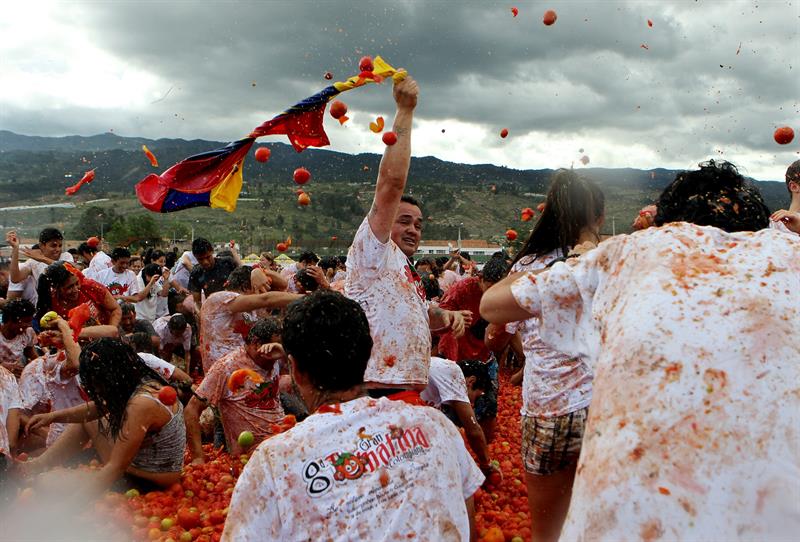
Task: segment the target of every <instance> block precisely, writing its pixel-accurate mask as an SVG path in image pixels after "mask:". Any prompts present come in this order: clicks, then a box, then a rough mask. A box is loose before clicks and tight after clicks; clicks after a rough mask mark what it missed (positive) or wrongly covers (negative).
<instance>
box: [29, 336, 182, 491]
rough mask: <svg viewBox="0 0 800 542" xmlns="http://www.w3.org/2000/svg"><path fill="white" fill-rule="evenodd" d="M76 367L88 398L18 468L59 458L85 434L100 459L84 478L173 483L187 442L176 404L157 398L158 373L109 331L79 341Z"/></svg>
mask: <svg viewBox="0 0 800 542" xmlns="http://www.w3.org/2000/svg"><path fill="white" fill-rule="evenodd" d="M79 374H80V381H81V386H82V388H83V389H84V390H85V391H86V394H87V395H88V398H89V399H90V400H91V402H89V403H86V406H85V408H78V409H75V408H73V409H70V410H69V412H70V413H71V419H69V420H66V421H67V422H69V423H68V426H67V428H66V429H65V431H64V432H63V433H62V434H61V436H60V437H59V438H58V439H57V440H56V441H55V442H54V443H53V444H52V445H51V446H50V447H49V448H48V449H47V451H46V452H45V453H44V454H42V455H41V456H39V457H37V458H36V459H33V460H31V461H29V462H27V463H24V464H22V465H21V467H20V468H21V470H22V471H23V472H24V473H27V474H33V473H37V472H41V471H44V470H47V469H49V468H52V467H54V466H57V465H62V464H64V463H65V462H66V461H68V460H69V459H70V458H71V457H72V456H74V455H75V454H77V453H79V452H80V451H81V450H83V448H84V447H85V445H86V444H87V443H88V442H89V441H91V443H92V446H93V447H94V450H95V451H96V453H97V455H98V456H99V457H100V460H101V461H102V463H103V467H102V468H101V469H100V470H98V471H97V472H94V473H91V476H90V478H89V479H88V480H86V483H87V484H89V485H90V487H91V488H92V489H93V490H95V491H98V492H99V491H103V490H106V489H108V488H110V487H112V485H114V484H115V483H116V484H117V485H116V486H115V487H119V486H126V487H127V486H133V487H138V488H142V489H149V488H155V487H164V488H166V487H169V486H171V485H172V484H174V483H176V482H179V481H180V477H181V470H182V468H183V452H184V449H185V448H186V433H185V427H184V424H183V407H182V405H181V403H180V401H177V400H174V401H165V402H162V401H161V400H160V399H159V397H161V395H160V392H161V390H162V388H164V383H163V380H162V379H161V378H159V377H157V376H156V375H155V373H154V372H153V370H152V369H150V368H149V367H148V366H147V365H146V364H145V363H144V362H143V361H142V360H141V358H139V356H137V355H136V352H134V351H133V349H132V348H131V347H130V346H129V345H127V344H125V343H123V342H121V341H119V340H117V339H110V338H103V339H98V340H95V341H92V342H91V343H89V344H88V345H87V346H85V347H84V348H83V350H82V351H81V352H80V369H79ZM165 396H166V395H165ZM173 399H174V396H173ZM167 402H169V403H171V404H166V403H167Z"/></svg>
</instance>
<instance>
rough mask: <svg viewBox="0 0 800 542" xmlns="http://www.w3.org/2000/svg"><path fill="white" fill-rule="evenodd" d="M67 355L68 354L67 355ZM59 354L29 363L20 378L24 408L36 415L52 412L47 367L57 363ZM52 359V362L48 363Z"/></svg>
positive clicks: (47, 355) (42, 357)
mask: <svg viewBox="0 0 800 542" xmlns="http://www.w3.org/2000/svg"><path fill="white" fill-rule="evenodd" d="M65 355H66V354H65ZM57 356H58V353H53V354H51V353H47V354H45V355H44V356H40V357H38V358H36V359H34V360H33V361H31V362H30V363H28V364H27V365H26V366H25V368H24V369H23V370H22V375H20V377H19V392H20V394H21V395H22V406H23V408H24V409H25V410H27V411H29V412H32V413H34V414H40V413H42V412H50V404H51V402H52V398H51V397H50V392H49V391H48V389H47V375H46V374H45V367H46V366H47V365H48V363H53V362H55V360H56V358H57ZM49 359H52V360H53V361H52V362H48V360H49Z"/></svg>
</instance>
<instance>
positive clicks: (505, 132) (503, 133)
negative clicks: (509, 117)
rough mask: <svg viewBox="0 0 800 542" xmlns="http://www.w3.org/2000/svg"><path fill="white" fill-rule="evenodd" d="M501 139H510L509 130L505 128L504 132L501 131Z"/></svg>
mask: <svg viewBox="0 0 800 542" xmlns="http://www.w3.org/2000/svg"><path fill="white" fill-rule="evenodd" d="M500 137H502V138H503V139H505V138H507V137H508V128H503V129H502V130H500Z"/></svg>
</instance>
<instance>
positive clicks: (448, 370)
mask: <svg viewBox="0 0 800 542" xmlns="http://www.w3.org/2000/svg"><path fill="white" fill-rule="evenodd" d="M419 396H420V399H422V400H423V401H425V402H426V403H428V404H429V405H430V406H432V407H434V408H439V407H440V406H442V405H443V404H445V405H446V404H448V403H469V395H467V380H466V379H465V378H464V373H463V372H462V371H461V367H459V366H458V364H457V363H456V362H455V361H450V360H449V359H443V358H438V357H436V356H434V357H432V358H431V365H430V371H429V372H428V386H427V387H426V388H425V389H424V390H422V391H421V392H420V394H419Z"/></svg>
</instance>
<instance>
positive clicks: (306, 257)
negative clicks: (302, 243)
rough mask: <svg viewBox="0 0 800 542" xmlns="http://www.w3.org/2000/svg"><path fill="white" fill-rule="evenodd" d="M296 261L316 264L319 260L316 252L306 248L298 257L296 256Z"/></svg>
mask: <svg viewBox="0 0 800 542" xmlns="http://www.w3.org/2000/svg"><path fill="white" fill-rule="evenodd" d="M297 261H298V262H300V263H312V264H316V263H317V262H318V261H319V256H317V255H316V254H314V253H313V252H311V251H310V250H307V251H305V252H303V253H302V254H300V257H299V258H297Z"/></svg>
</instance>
